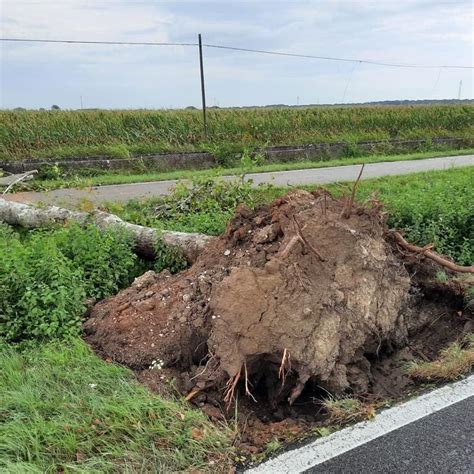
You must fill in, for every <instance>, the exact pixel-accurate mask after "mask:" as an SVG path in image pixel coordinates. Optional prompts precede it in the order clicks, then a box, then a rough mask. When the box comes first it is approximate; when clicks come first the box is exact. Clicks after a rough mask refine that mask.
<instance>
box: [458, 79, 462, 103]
mask: <svg viewBox="0 0 474 474" xmlns="http://www.w3.org/2000/svg"><path fill="white" fill-rule="evenodd" d="M461 91H462V80H460V81H459V89H458V100H461Z"/></svg>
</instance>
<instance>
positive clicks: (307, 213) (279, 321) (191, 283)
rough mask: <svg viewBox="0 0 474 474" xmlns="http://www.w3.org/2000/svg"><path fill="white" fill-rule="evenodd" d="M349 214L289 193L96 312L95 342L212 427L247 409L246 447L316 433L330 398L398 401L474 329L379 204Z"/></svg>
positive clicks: (337, 205)
mask: <svg viewBox="0 0 474 474" xmlns="http://www.w3.org/2000/svg"><path fill="white" fill-rule="evenodd" d="M347 205H348V202H347V201H345V200H336V199H334V198H333V197H331V196H330V195H329V194H327V193H325V192H322V191H316V192H314V193H308V192H305V191H293V192H290V193H289V194H287V195H286V196H284V197H283V198H280V199H278V200H276V201H274V202H273V203H272V204H271V205H268V206H264V207H261V208H259V209H258V210H256V211H251V210H249V209H248V208H246V207H244V206H241V207H239V208H238V209H237V211H236V215H235V217H234V218H233V219H232V221H231V222H230V223H229V225H228V228H227V231H226V233H225V234H224V235H223V236H222V237H221V238H219V239H217V240H216V241H215V243H214V244H213V245H212V247H210V248H207V249H206V250H205V251H204V252H203V253H202V254H201V256H200V257H199V258H198V260H197V261H196V263H195V264H194V265H193V266H192V267H191V268H189V269H188V270H187V271H185V272H182V273H180V274H178V275H174V276H172V275H170V274H169V273H167V272H162V273H160V274H155V273H153V272H148V273H146V274H145V275H143V276H142V277H140V278H139V279H137V280H136V281H135V282H134V284H133V285H132V286H131V287H130V288H128V289H126V290H124V291H122V292H121V293H119V294H118V295H116V296H114V297H112V298H109V299H107V300H105V301H102V302H100V303H98V304H97V305H96V306H95V307H94V308H93V309H92V311H91V313H90V316H89V318H88V320H87V321H86V323H85V324H84V332H85V337H86V339H87V340H88V341H89V343H90V344H91V345H92V346H93V347H94V348H95V349H96V350H97V351H98V352H99V353H100V354H102V355H103V356H104V357H106V358H109V359H112V360H114V361H117V362H119V363H121V364H125V365H127V366H129V367H131V368H133V369H134V370H135V371H136V373H137V374H138V378H139V380H141V381H142V382H144V383H146V384H147V385H148V386H150V387H151V388H152V389H154V390H155V391H159V392H161V393H163V391H166V390H169V387H170V384H169V382H170V380H174V382H175V384H176V386H177V388H178V389H179V390H180V391H181V392H182V393H183V394H184V395H185V396H187V397H188V399H189V400H192V402H194V403H196V404H197V405H198V406H200V407H202V408H203V409H204V410H205V411H206V412H207V413H208V414H209V416H210V417H211V418H212V419H216V420H217V419H219V418H220V417H223V416H226V413H227V410H228V409H229V408H230V407H231V406H232V405H233V403H235V400H236V398H238V400H239V410H240V412H241V413H242V416H244V417H246V419H245V423H246V424H247V425H249V424H252V426H253V428H252V429H251V430H250V431H248V433H251V434H249V435H248V436H249V438H248V439H245V437H243V438H242V439H241V443H242V444H243V445H249V446H250V445H253V446H254V445H255V443H257V442H258V439H256V438H259V439H260V441H261V442H264V441H263V440H265V439H267V437H268V436H266V435H267V434H268V432H270V433H271V436H274V434H275V433H274V432H275V430H276V432H280V431H281V432H284V433H286V435H285V436H286V438H285V439H288V436H293V435H295V436H296V435H297V434H298V433H299V432H301V431H302V430H306V428H307V424H312V426H313V428H314V423H316V425H317V424H318V420H319V418H320V415H321V399H322V398H325V397H326V396H327V394H328V393H330V394H332V395H338V394H351V393H352V394H356V395H357V396H358V397H362V398H364V397H365V398H366V399H368V400H378V399H387V398H391V399H396V398H397V397H399V396H401V394H402V393H406V392H407V391H409V390H411V388H412V387H411V381H410V380H409V379H408V378H407V377H406V376H405V375H404V372H403V367H404V366H405V365H406V363H407V362H408V361H410V360H412V359H413V358H415V357H416V358H420V357H421V358H426V359H427V360H429V359H431V358H433V357H434V356H435V355H436V354H437V352H438V351H439V350H440V349H441V348H442V347H443V346H444V345H446V343H447V342H450V341H452V340H455V339H457V338H458V337H459V336H460V335H462V334H463V332H465V330H466V327H467V326H466V324H472V323H469V320H470V316H469V315H467V314H465V312H463V289H462V288H461V287H460V286H459V288H458V286H456V285H454V284H451V285H443V284H440V283H437V282H435V281H434V278H433V277H434V274H435V273H436V267H434V266H433V265H429V264H426V263H424V262H420V261H418V260H415V261H414V260H409V259H407V258H406V257H405V256H404V255H403V254H402V253H401V252H400V251H399V250H398V249H397V248H396V245H395V244H394V243H393V242H391V241H390V239H389V238H387V236H386V227H385V222H384V216H383V213H381V212H380V209H379V207H378V206H375V207H373V208H368V207H363V206H356V205H354V207H353V209H352V211H351V215H350V217H349V218H347V219H345V218H343V217H341V216H342V215H343V211H344V210H345V209H346V210H347ZM251 413H254V415H252V416H251V415H250V414H251ZM269 423H270V424H269ZM295 423H296V424H295ZM259 433H260V434H259ZM288 433H289V434H288ZM269 436H270V435H269Z"/></svg>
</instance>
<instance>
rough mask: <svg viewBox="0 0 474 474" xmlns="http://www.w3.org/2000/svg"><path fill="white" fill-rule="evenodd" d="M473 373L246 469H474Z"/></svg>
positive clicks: (255, 473) (281, 472) (284, 473)
mask: <svg viewBox="0 0 474 474" xmlns="http://www.w3.org/2000/svg"><path fill="white" fill-rule="evenodd" d="M473 456H474V375H472V376H470V377H468V378H467V379H464V380H462V381H459V382H456V383H453V384H449V385H446V386H444V387H441V388H439V389H436V390H434V391H432V392H429V393H426V394H423V395H421V396H420V397H418V398H414V399H412V400H409V401H407V402H405V403H402V404H400V405H395V406H394V407H392V408H389V409H387V410H383V411H381V412H380V413H379V414H377V416H376V417H375V418H374V419H373V420H369V421H364V422H361V423H357V424H356V425H354V426H350V427H347V428H345V429H343V430H340V431H336V432H334V433H333V434H331V435H329V436H326V437H323V438H318V439H316V440H315V441H312V442H310V443H308V444H306V445H304V446H301V447H299V448H296V449H293V450H290V451H287V452H285V453H282V454H280V455H279V456H277V457H275V458H273V459H270V460H268V461H266V462H264V463H263V464H261V465H259V466H256V467H254V468H251V469H249V470H248V471H246V472H247V474H298V473H311V474H318V473H324V474H326V473H341V474H346V473H361V474H362V473H364V474H365V473H371V474H372V473H383V474H386V473H389V474H392V473H393V474H396V473H448V472H449V473H468V472H469V473H473V472H474V457H473Z"/></svg>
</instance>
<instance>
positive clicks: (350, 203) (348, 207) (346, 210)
mask: <svg viewBox="0 0 474 474" xmlns="http://www.w3.org/2000/svg"><path fill="white" fill-rule="evenodd" d="M364 167H365V163H364V164H363V165H362V168H361V169H360V172H359V176H357V179H356V181H355V183H354V186H352V194H351V198H350V199H349V201H348V202H347V204H346V205H345V206H344V209H343V210H342V213H341V217H342V218H343V219H349V217H351V213H352V206H353V205H354V199H355V193H356V190H357V185H358V184H359V181H360V178H361V176H362V172H363V171H364Z"/></svg>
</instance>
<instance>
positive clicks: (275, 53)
mask: <svg viewBox="0 0 474 474" xmlns="http://www.w3.org/2000/svg"><path fill="white" fill-rule="evenodd" d="M0 41H3V42H17V43H20V42H23V43H65V44H103V45H129V46H198V43H178V42H155V41H92V40H54V39H35V38H0ZM203 46H204V47H206V48H213V49H222V50H228V51H241V52H246V53H255V54H266V55H272V56H286V57H293V58H304V59H317V60H324V61H337V62H352V63H359V64H362V63H363V64H371V65H375V66H385V67H395V68H416V69H439V68H441V69H474V66H462V65H430V64H403V63H390V62H384V61H376V60H372V59H357V58H340V57H336V56H317V55H313V54H300V53H288V52H284V51H271V50H265V49H251V48H240V47H237V46H225V45H221V44H210V43H203Z"/></svg>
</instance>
